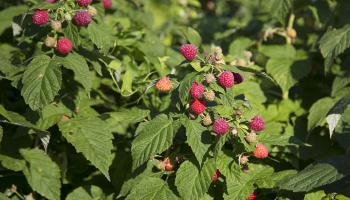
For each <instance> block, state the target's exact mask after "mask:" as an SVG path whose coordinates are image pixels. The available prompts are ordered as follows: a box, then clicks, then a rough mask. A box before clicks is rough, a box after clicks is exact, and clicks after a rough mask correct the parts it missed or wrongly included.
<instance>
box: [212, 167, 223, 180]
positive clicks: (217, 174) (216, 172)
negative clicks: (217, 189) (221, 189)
mask: <svg viewBox="0 0 350 200" xmlns="http://www.w3.org/2000/svg"><path fill="white" fill-rule="evenodd" d="M220 177H221V172H220V171H219V170H218V169H217V170H216V171H215V173H214V174H213V175H212V176H211V180H212V181H213V182H215V181H217V180H218V179H219V178H220Z"/></svg>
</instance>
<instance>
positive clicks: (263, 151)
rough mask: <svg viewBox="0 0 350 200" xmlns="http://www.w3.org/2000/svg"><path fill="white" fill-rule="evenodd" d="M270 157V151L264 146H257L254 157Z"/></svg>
mask: <svg viewBox="0 0 350 200" xmlns="http://www.w3.org/2000/svg"><path fill="white" fill-rule="evenodd" d="M268 155H269V150H268V149H267V147H266V146H265V145H263V144H256V145H255V150H254V152H253V156H254V157H256V158H266V157H267V156H268Z"/></svg>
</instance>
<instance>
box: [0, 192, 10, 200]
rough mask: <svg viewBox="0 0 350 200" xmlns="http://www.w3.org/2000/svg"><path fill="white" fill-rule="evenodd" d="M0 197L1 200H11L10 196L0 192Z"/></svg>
mask: <svg viewBox="0 0 350 200" xmlns="http://www.w3.org/2000/svg"><path fill="white" fill-rule="evenodd" d="M0 199H2V200H11V199H10V198H8V197H7V196H6V195H5V194H3V193H1V192H0Z"/></svg>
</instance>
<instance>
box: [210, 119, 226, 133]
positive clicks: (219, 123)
mask: <svg viewBox="0 0 350 200" xmlns="http://www.w3.org/2000/svg"><path fill="white" fill-rule="evenodd" d="M229 129H230V126H229V125H228V123H227V122H226V120H225V119H223V118H219V119H216V120H215V122H214V124H213V131H214V133H216V135H223V134H225V133H227V131H228V130H229Z"/></svg>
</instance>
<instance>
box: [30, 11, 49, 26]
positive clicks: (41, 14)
mask: <svg viewBox="0 0 350 200" xmlns="http://www.w3.org/2000/svg"><path fill="white" fill-rule="evenodd" d="M49 19H50V17H49V12H48V11H47V10H36V11H35V12H34V14H33V15H32V22H33V24H35V25H39V26H40V25H44V24H46V23H47V22H49Z"/></svg>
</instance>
